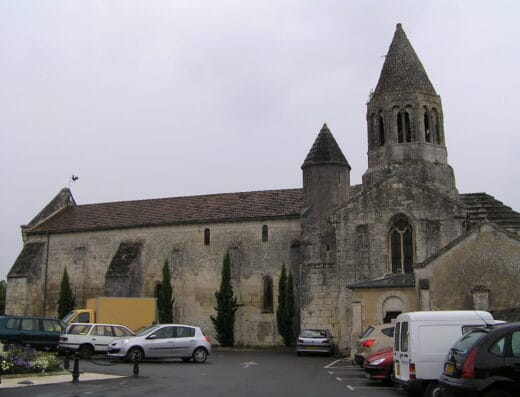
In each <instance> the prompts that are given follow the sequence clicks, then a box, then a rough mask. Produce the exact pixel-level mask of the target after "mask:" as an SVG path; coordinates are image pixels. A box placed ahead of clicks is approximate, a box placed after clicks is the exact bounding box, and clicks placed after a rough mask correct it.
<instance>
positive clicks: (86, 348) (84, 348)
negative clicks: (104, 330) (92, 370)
mask: <svg viewBox="0 0 520 397" xmlns="http://www.w3.org/2000/svg"><path fill="white" fill-rule="evenodd" d="M78 353H79V355H80V357H81V358H86V359H89V358H90V357H92V355H93V354H94V348H93V347H92V345H81V346H80V347H79V349H78Z"/></svg>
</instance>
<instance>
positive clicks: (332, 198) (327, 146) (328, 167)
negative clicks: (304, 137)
mask: <svg viewBox="0 0 520 397" xmlns="http://www.w3.org/2000/svg"><path fill="white" fill-rule="evenodd" d="M302 170H303V206H304V209H306V210H307V209H308V210H309V211H311V213H312V216H317V217H320V216H324V215H326V214H327V213H328V211H329V210H330V209H332V208H335V207H337V206H338V205H340V204H341V203H343V202H345V201H347V199H348V190H349V186H350V165H349V163H348V161H347V159H346V158H345V156H344V155H343V153H342V152H341V149H340V148H339V146H338V144H337V142H336V140H335V139H334V137H333V136H332V133H331V132H330V130H329V128H328V127H327V124H323V127H322V129H321V131H320V133H319V134H318V137H317V138H316V140H315V141H314V144H313V145H312V148H311V150H310V151H309V154H308V155H307V157H306V158H305V161H304V162H303V165H302Z"/></svg>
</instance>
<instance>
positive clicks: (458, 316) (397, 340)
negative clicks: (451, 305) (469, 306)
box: [394, 310, 495, 396]
mask: <svg viewBox="0 0 520 397" xmlns="http://www.w3.org/2000/svg"><path fill="white" fill-rule="evenodd" d="M494 323H495V321H494V320H493V316H492V315H491V314H490V313H488V312H484V311H469V310H468V311H466V310H462V311H423V312H409V313H402V314H400V315H399V316H397V318H396V320H395V333H394V372H395V380H396V382H398V383H400V384H402V385H404V386H405V387H406V389H407V391H409V392H410V393H412V394H416V393H424V396H439V393H440V389H439V385H438V382H437V381H438V379H439V377H440V375H441V373H442V366H443V364H444V359H445V358H446V354H447V353H448V352H449V350H450V348H451V346H452V345H453V343H455V341H456V340H457V339H458V338H460V337H461V336H462V335H463V334H465V333H466V332H469V331H471V330H472V329H475V328H478V327H482V326H486V325H490V324H494Z"/></svg>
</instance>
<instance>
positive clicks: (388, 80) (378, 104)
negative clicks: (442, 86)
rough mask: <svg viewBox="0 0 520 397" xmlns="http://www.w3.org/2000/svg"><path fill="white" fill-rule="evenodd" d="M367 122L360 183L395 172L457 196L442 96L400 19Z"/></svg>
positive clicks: (372, 182)
mask: <svg viewBox="0 0 520 397" xmlns="http://www.w3.org/2000/svg"><path fill="white" fill-rule="evenodd" d="M367 124H368V169H367V171H366V172H365V174H364V175H363V185H365V186H366V187H368V186H370V185H373V184H374V183H377V182H378V181H380V180H382V179H383V178H385V177H386V176H388V175H389V174H396V175H399V176H402V177H405V178H408V179H410V180H413V181H415V182H418V183H421V184H425V185H427V186H429V187H431V188H432V189H435V190H437V191H439V192H441V193H443V194H446V195H448V196H450V197H453V198H457V197H458V191H457V189H456V186H455V176H454V173H453V169H452V168H451V167H450V165H449V164H448V160H447V157H448V154H447V149H446V142H445V139H444V123H443V114H442V104H441V98H440V96H439V95H437V92H436V91H435V88H433V85H432V83H431V82H430V79H429V78H428V75H427V74H426V71H425V70H424V67H423V65H422V64H421V61H420V60H419V57H418V56H417V54H416V53H415V51H414V49H413V47H412V45H411V44H410V42H409V41H408V38H407V37H406V33H405V32H404V30H403V28H402V26H401V24H397V28H396V31H395V34H394V38H393V40H392V43H391V44H390V48H389V50H388V54H387V55H386V59H385V62H384V65H383V69H382V71H381V75H380V77H379V81H378V83H377V86H376V89H375V90H374V91H373V92H372V93H371V95H370V100H369V102H368V104H367Z"/></svg>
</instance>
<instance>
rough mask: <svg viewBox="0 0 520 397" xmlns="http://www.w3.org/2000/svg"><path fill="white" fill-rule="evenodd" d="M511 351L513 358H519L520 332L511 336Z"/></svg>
mask: <svg viewBox="0 0 520 397" xmlns="http://www.w3.org/2000/svg"><path fill="white" fill-rule="evenodd" d="M511 351H512V353H513V357H520V331H516V332H513V335H512V336H511Z"/></svg>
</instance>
